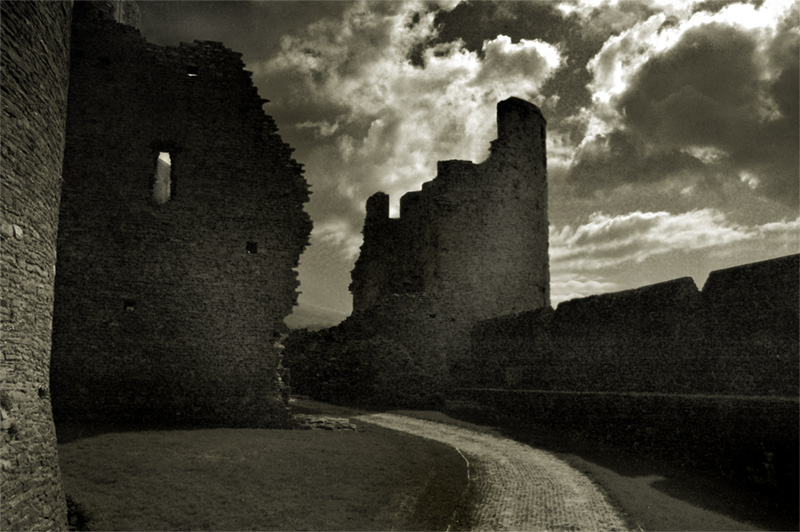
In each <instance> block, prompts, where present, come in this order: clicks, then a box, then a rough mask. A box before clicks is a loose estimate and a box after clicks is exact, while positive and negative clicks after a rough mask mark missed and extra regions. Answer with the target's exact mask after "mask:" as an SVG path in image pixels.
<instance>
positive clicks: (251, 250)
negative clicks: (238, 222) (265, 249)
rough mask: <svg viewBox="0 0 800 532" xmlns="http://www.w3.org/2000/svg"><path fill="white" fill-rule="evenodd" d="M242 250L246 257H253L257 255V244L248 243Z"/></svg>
mask: <svg viewBox="0 0 800 532" xmlns="http://www.w3.org/2000/svg"><path fill="white" fill-rule="evenodd" d="M244 250H245V252H247V254H248V255H255V254H256V253H258V244H257V243H256V242H248V243H247V244H246V245H245V246H244Z"/></svg>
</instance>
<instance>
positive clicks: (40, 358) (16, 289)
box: [0, 2, 72, 530]
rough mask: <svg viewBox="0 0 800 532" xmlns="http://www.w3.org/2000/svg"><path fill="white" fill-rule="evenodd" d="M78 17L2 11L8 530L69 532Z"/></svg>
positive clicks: (2, 6)
mask: <svg viewBox="0 0 800 532" xmlns="http://www.w3.org/2000/svg"><path fill="white" fill-rule="evenodd" d="M71 13H72V3H71V2H2V3H0V15H1V16H2V18H0V21H2V31H0V35H2V42H1V43H0V54H1V56H0V57H1V58H0V62H2V97H1V98H0V106H1V107H2V127H3V135H2V139H0V146H2V150H1V153H2V161H0V166H1V167H2V172H3V176H2V179H0V186H1V187H2V192H0V216H2V220H0V268H2V275H0V289H1V290H2V295H3V299H2V303H0V322H1V323H2V335H0V350H2V355H1V356H2V374H3V379H2V386H0V407H2V410H0V440H1V441H0V465H1V466H2V484H1V485H0V497H2V510H0V528H1V529H3V530H64V529H66V521H67V510H66V503H65V499H64V493H63V490H62V487H61V473H60V470H59V466H58V456H57V452H56V434H55V428H54V426H53V418H52V411H51V407H50V385H49V377H48V374H49V369H50V341H51V340H50V339H51V331H52V318H53V282H54V276H55V267H56V232H57V230H58V204H59V198H60V189H61V169H62V156H63V152H64V124H65V120H66V111H67V86H68V79H69V71H68V68H69V45H70V19H71Z"/></svg>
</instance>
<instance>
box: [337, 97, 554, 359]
mask: <svg viewBox="0 0 800 532" xmlns="http://www.w3.org/2000/svg"><path fill="white" fill-rule="evenodd" d="M545 126H546V121H545V119H544V117H543V116H542V113H541V111H540V110H539V108H538V107H536V106H535V105H533V104H531V103H528V102H526V101H523V100H520V99H519V98H509V99H508V100H505V101H502V102H500V103H499V104H498V106H497V140H495V141H494V142H493V143H492V146H491V153H490V156H489V158H488V159H487V160H486V161H484V162H482V163H480V164H474V163H472V162H469V161H442V162H439V165H438V175H437V177H436V178H435V179H434V180H433V181H430V182H427V183H424V184H423V185H422V190H421V191H419V192H409V193H407V194H405V195H404V196H403V197H402V198H401V202H400V218H399V219H391V218H389V197H388V196H387V195H386V194H383V193H378V194H375V195H373V196H372V197H371V198H369V200H368V201H367V215H366V220H365V222H364V244H363V245H362V247H361V254H360V256H359V258H358V261H357V262H356V265H355V268H354V269H353V272H352V279H353V282H352V284H351V291H352V293H353V307H354V311H355V312H356V313H359V312H362V313H366V314H368V315H369V314H372V315H373V319H377V318H376V316H377V315H380V316H381V319H382V320H385V323H388V324H392V323H394V324H396V327H395V328H396V329H397V335H395V336H396V337H397V339H398V340H400V339H403V338H405V340H404V342H405V343H408V342H413V337H414V336H415V335H416V334H421V335H424V337H425V338H424V339H421V340H420V341H419V342H417V343H416V345H415V346H414V347H413V350H415V351H418V350H419V349H424V347H423V346H431V345H434V344H435V345H436V347H435V350H437V351H438V352H440V353H447V356H448V357H449V358H450V360H448V362H449V363H450V364H451V365H452V363H454V362H455V359H457V358H458V352H459V351H461V350H463V349H464V348H465V347H466V344H467V343H468V334H467V330H468V328H469V327H470V326H471V325H473V324H474V323H476V322H477V321H480V320H483V319H487V318H492V317H495V316H501V315H504V314H511V313H515V312H520V311H523V310H532V309H536V308H540V307H544V306H548V305H549V304H550V292H549V286H550V275H549V259H548V221H547V160H546V149H545ZM412 316H414V318H412ZM409 320H411V321H409ZM412 322H413V324H412ZM382 323H384V321H382ZM389 327H390V328H392V327H391V325H390V326H389ZM387 334H388V333H387Z"/></svg>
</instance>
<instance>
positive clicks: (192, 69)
mask: <svg viewBox="0 0 800 532" xmlns="http://www.w3.org/2000/svg"><path fill="white" fill-rule="evenodd" d="M186 74H187V75H188V76H189V77H190V78H196V77H197V76H198V75H200V69H199V68H197V67H196V66H188V67H186Z"/></svg>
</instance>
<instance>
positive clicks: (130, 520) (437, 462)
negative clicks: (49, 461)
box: [59, 424, 466, 530]
mask: <svg viewBox="0 0 800 532" xmlns="http://www.w3.org/2000/svg"><path fill="white" fill-rule="evenodd" d="M59 454H60V457H61V471H62V475H63V481H64V486H65V490H66V491H67V492H69V493H70V494H71V495H72V496H73V497H75V499H77V500H80V501H81V502H82V505H83V507H84V508H85V509H86V511H88V512H89V513H90V514H91V515H92V529H95V530H445V529H446V528H447V526H448V525H449V524H450V520H451V518H452V517H453V512H454V510H455V508H456V507H457V506H458V504H459V503H460V501H461V500H462V497H463V495H464V493H465V487H466V473H465V465H464V462H463V460H462V458H461V457H460V456H459V455H458V453H457V452H456V451H455V450H454V449H452V448H450V447H447V446H445V445H441V444H438V443H436V442H432V441H429V440H424V439H422V438H417V437H414V436H410V435H406V434H402V433H399V432H394V431H389V430H385V429H381V428H378V427H375V426H372V425H367V424H362V425H360V426H359V430H358V431H357V432H356V431H333V432H331V431H288V430H260V429H211V430H173V431H140V432H134V431H129V432H119V433H106V434H97V435H93V436H90V437H85V438H82V439H74V440H72V441H70V442H69V443H63V444H60V445H59Z"/></svg>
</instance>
